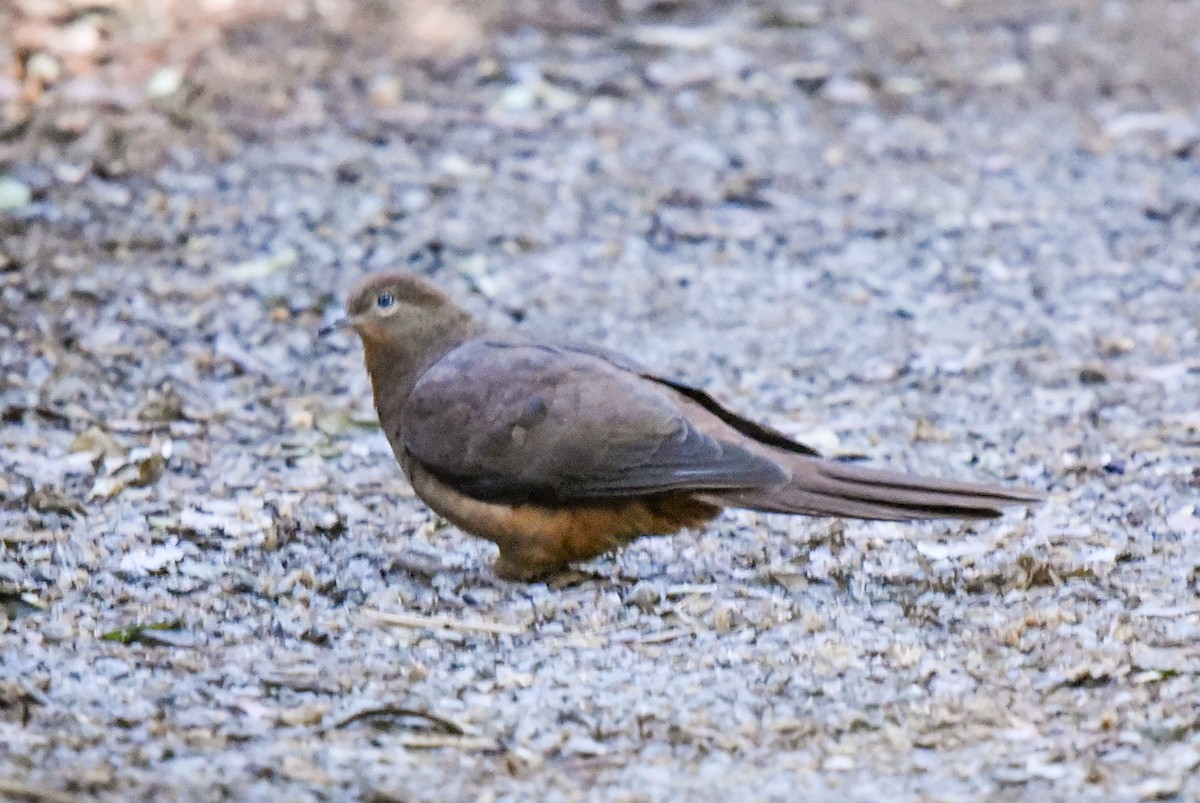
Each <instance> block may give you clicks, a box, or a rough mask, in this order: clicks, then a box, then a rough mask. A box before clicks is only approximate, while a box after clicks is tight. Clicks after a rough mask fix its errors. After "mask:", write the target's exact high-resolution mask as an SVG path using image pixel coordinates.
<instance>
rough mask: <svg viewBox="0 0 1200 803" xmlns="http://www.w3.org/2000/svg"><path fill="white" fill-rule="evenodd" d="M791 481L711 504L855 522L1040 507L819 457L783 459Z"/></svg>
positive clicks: (1014, 492)
mask: <svg viewBox="0 0 1200 803" xmlns="http://www.w3.org/2000/svg"><path fill="white" fill-rule="evenodd" d="M788 465H789V468H791V470H792V481H791V482H790V483H788V484H787V485H784V486H780V487H776V488H760V489H754V490H744V491H730V492H720V493H718V494H714V495H713V499H714V501H719V502H721V503H722V504H725V505H728V506H730V507H742V508H748V509H750V510H761V511H764V512H770V513H796V514H800V515H804V516H845V517H848V518H855V519H877V520H882V521H911V520H914V519H989V518H995V517H996V516H999V515H1000V511H1001V508H1003V507H1006V506H1009V505H1028V504H1032V503H1034V502H1039V501H1041V500H1042V499H1043V498H1044V495H1043V494H1041V493H1038V492H1037V491H1032V490H1029V489H1026V488H1003V487H1000V486H998V485H981V484H976V483H971V482H960V481H957V480H943V479H934V478H931V477H917V476H913V475H911V474H902V473H900V472H898V471H885V470H881V469H874V468H863V467H861V466H856V465H852V464H849V463H839V462H835V461H832V460H824V459H821V458H819V457H806V456H801V455H788Z"/></svg>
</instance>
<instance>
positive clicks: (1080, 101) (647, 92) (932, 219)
mask: <svg viewBox="0 0 1200 803" xmlns="http://www.w3.org/2000/svg"><path fill="white" fill-rule="evenodd" d="M1005 6H1006V9H1007V10H1006V11H1004V12H1003V13H1000V12H997V11H996V10H994V9H992V8H991V6H990V4H969V3H968V4H964V5H962V6H961V7H960V6H959V4H957V3H951V2H946V3H944V4H924V3H921V4H915V5H914V4H903V7H904V8H905V9H906V10H905V11H904V12H903V13H900V12H898V11H896V9H897V8H900V7H901V4H890V3H875V2H868V3H857V4H853V5H852V4H841V3H830V4H828V5H822V4H815V3H814V4H808V3H793V4H787V3H777V4H763V3H749V4H739V5H738V6H737V7H736V9H735V10H733V11H719V10H713V9H712V8H709V7H707V6H704V5H703V4H694V3H686V2H682V3H674V2H669V3H657V4H648V3H639V2H626V3H622V2H614V3H607V4H595V5H590V4H584V3H582V2H580V3H576V4H571V3H563V4H537V3H527V4H521V5H519V6H517V7H516V10H515V11H510V13H509V16H508V17H507V18H505V15H502V14H500V13H498V12H497V10H496V9H495V8H491V7H489V6H487V5H486V4H482V5H475V6H467V5H463V6H428V7H424V6H423V7H422V8H423V10H422V11H421V12H420V13H418V12H416V11H414V10H412V9H408V8H406V7H403V6H399V7H395V8H393V7H389V6H388V5H387V4H379V3H367V2H365V0H364V2H363V3H361V4H358V3H351V2H346V1H345V0H336V1H333V2H327V3H313V4H311V7H310V6H309V5H306V4H303V3H300V4H294V8H293V7H292V6H288V7H287V9H286V13H283V12H280V11H278V10H271V7H270V4H267V5H264V6H262V7H256V6H255V5H254V4H249V3H247V4H236V3H222V2H216V0H211V2H209V3H208V4H204V3H201V4H180V7H179V9H177V13H173V15H168V16H163V15H162V14H161V11H162V9H163V8H168V7H171V6H169V4H165V3H164V4H162V5H160V6H159V7H158V10H159V12H160V13H158V14H150V13H149V12H148V11H147V9H150V8H154V4H149V5H145V4H138V3H120V2H114V3H113V4H112V5H110V6H105V5H103V4H101V5H100V6H98V7H92V6H89V7H87V8H88V9H90V10H83V11H81V10H79V9H83V8H84V7H83V6H78V7H76V6H73V5H72V3H69V2H65V0H64V2H63V3H62V4H61V5H58V4H55V3H53V2H51V3H34V2H26V3H17V4H15V5H12V6H11V7H6V8H4V9H0V17H2V19H0V30H4V31H9V32H11V36H10V37H9V40H8V41H0V58H3V59H5V60H6V63H11V64H12V65H14V66H13V69H12V70H10V71H9V72H8V73H6V74H5V75H0V107H2V108H3V114H2V115H0V207H3V209H2V210H0V290H2V292H0V420H2V422H3V423H2V424H0V798H3V797H4V796H5V795H8V796H9V797H13V798H14V799H22V798H29V799H36V800H60V799H63V800H74V799H92V798H97V797H98V798H103V799H109V800H132V799H151V798H153V799H158V800H182V799H188V800H192V801H201V800H220V799H238V800H281V801H282V800H288V801H292V800H327V799H352V798H356V799H368V800H406V801H408V800H428V801H444V800H490V799H496V800H500V799H512V800H518V799H538V800H547V801H551V800H576V799H596V800H601V799H603V800H610V799H611V800H629V801H634V800H697V799H704V800H795V799H807V800H827V799H829V800H832V799H837V800H841V801H845V800H864V801H865V800H879V799H881V798H884V797H886V798H887V799H889V800H895V801H902V800H927V799H955V800H957V799H1001V800H1007V799H1036V800H1048V799H1059V800H1087V799H1095V800H1114V799H1115V800H1134V799H1138V798H1172V796H1177V797H1178V799H1194V798H1197V797H1200V782H1198V781H1197V780H1196V778H1197V777H1200V775H1198V771H1197V768H1198V767H1200V640H1198V637H1200V597H1198V593H1200V587H1198V580H1197V578H1198V576H1200V558H1197V555H1200V549H1198V546H1200V543H1198V542H1200V512H1198V510H1197V499H1198V498H1200V474H1198V471H1200V469H1198V468H1197V466H1198V465H1200V402H1198V401H1197V400H1198V399H1200V267H1198V265H1197V262H1198V258H1197V254H1198V253H1200V169H1198V161H1197V160H1198V159H1200V112H1198V111H1197V109H1198V106H1197V102H1198V101H1200V97H1198V94H1197V84H1196V82H1195V80H1194V76H1195V74H1196V67H1197V63H1196V62H1197V60H1198V57H1197V55H1196V54H1197V53H1198V52H1200V9H1198V7H1197V6H1196V5H1195V4H1189V3H1178V2H1165V1H1164V2H1152V1H1150V0H1147V2H1139V3H1122V2H1110V3H1105V4H1103V5H1100V6H1095V5H1094V4H1092V3H1083V2H1079V3H1072V4H1056V5H1055V6H1054V7H1051V8H1046V7H1044V4H1041V3H1038V4H1035V3H1027V4H1005ZM97 8H99V9H101V10H96V9H97ZM172 8H173V7H172ZM414 8H416V7H415V6H414ZM103 9H109V10H103ZM314 9H317V10H314ZM322 10H323V11H322ZM618 12H619V13H618ZM288 14H291V17H289V16H288ZM431 14H432V15H434V16H430V15H431ZM437 15H441V16H437ZM514 15H519V16H514ZM614 16H619V17H620V19H619V20H614ZM522 20H524V22H522ZM89 31H90V33H89ZM448 48H452V49H454V50H455V51H456V53H457V55H455V56H454V57H453V58H450V57H446V56H445V55H444V53H445V52H446V50H447V49H448ZM430 54H443V55H440V56H437V57H431V56H430ZM398 265H410V266H412V268H413V269H414V270H425V271H428V272H430V273H431V275H433V276H434V277H435V278H436V279H437V280H438V281H439V282H441V283H442V284H443V285H444V286H445V287H447V289H449V290H451V291H453V292H454V293H456V294H458V295H459V296H461V297H462V298H463V300H464V301H465V302H467V303H468V304H469V305H471V306H472V308H473V309H475V310H477V311H479V312H480V313H481V314H483V315H486V316H489V317H490V318H491V319H492V320H494V321H495V322H497V323H509V324H513V322H514V321H520V323H519V325H522V326H531V327H536V328H541V329H549V330H567V331H570V332H571V333H572V334H573V335H574V336H576V337H581V338H587V339H590V340H594V341H597V342H600V343H602V344H604V345H607V346H611V347H615V348H619V349H621V350H623V351H627V352H630V353H633V354H636V355H637V356H638V357H639V358H641V359H643V360H644V361H646V362H648V363H650V364H652V365H655V366H658V367H661V368H663V369H664V370H666V371H667V372H668V373H673V374H677V375H679V376H683V377H687V378H688V379H689V380H691V381H694V382H697V383H701V384H703V385H705V386H706V387H707V388H709V389H710V390H712V391H713V392H714V393H715V394H716V395H718V396H719V397H720V398H721V399H723V400H724V401H726V402H727V403H729V404H730V405H732V406H733V407H735V408H736V409H739V410H742V411H745V412H748V413H754V414H755V415H757V416H759V417H762V418H764V419H766V420H769V421H770V422H771V423H773V424H774V425H776V426H778V427H779V428H781V429H783V430H785V431H788V432H790V433H793V434H796V435H798V436H801V437H803V438H805V439H807V440H809V441H810V442H812V443H813V444H814V445H817V446H819V447H821V448H822V449H824V450H826V451H829V452H832V453H857V454H865V455H867V456H869V457H870V459H871V460H872V461H873V462H875V463H877V464H881V465H885V464H886V465H891V466H897V467H909V468H913V469H920V470H923V471H926V472H932V473H938V474H945V475H953V476H962V477H965V478H979V479H1009V480H1012V481H1016V482H1024V483H1028V484H1032V485H1035V486H1038V487H1043V488H1047V489H1048V490H1050V491H1051V493H1052V497H1051V500H1050V501H1049V502H1048V503H1047V504H1045V505H1043V506H1042V507H1040V508H1038V509H1037V510H1035V511H1034V512H1032V513H1031V514H1029V515H1023V514H1019V513H1018V514H1013V515H1011V516H1009V517H1006V518H1005V519H1002V520H1000V521H998V522H994V523H985V524H979V525H969V526H968V525H961V524H956V523H950V524H937V525H919V526H909V525H892V524H864V523H858V522H849V523H846V524H845V525H844V526H843V525H842V524H839V523H836V522H828V521H809V520H788V519H784V518H777V517H763V516H754V515H750V514H731V515H728V516H726V517H724V518H723V519H721V520H720V522H719V523H718V524H717V525H715V526H714V527H712V528H711V529H710V530H708V531H706V532H703V533H695V534H690V535H686V536H681V537H679V538H676V539H672V540H667V539H660V540H647V541H644V542H641V543H639V544H637V545H635V546H634V547H633V548H630V549H628V550H627V551H625V552H623V553H622V554H620V555H619V556H617V557H615V558H611V559H606V560H602V561H598V562H596V563H594V564H590V565H589V566H588V567H586V568H587V569H588V571H589V573H592V574H594V575H595V578H593V579H585V580H583V581H582V582H578V583H576V584H573V585H567V586H566V587H560V588H547V587H546V586H545V585H533V586H529V587H519V586H512V585H505V584H500V583H496V582H494V581H492V580H491V579H490V578H491V575H490V573H489V572H488V569H487V564H488V562H489V561H490V560H491V558H492V548H491V547H490V546H489V545H486V544H483V543H480V542H476V541H474V540H470V539H468V538H467V537H466V536H464V535H462V534H461V533H460V532H458V531H457V530H455V529H454V528H452V527H449V526H445V525H444V524H443V523H441V522H439V521H437V520H435V519H433V518H432V517H431V515H430V514H429V513H428V511H427V510H426V509H425V508H424V507H423V506H421V505H420V504H419V503H418V502H417V501H416V500H415V499H414V498H413V497H412V496H411V492H410V490H409V489H408V487H407V485H406V484H405V483H404V481H403V479H402V478H401V477H400V475H399V472H398V469H397V468H396V466H395V464H394V462H393V460H392V458H391V456H390V453H389V452H388V449H387V446H386V443H385V441H384V439H383V437H382V435H380V433H379V432H378V431H377V430H376V429H374V428H373V415H372V411H371V409H370V406H369V398H368V393H367V387H366V378H365V375H364V372H363V370H362V367H361V361H360V357H359V354H358V352H357V347H356V344H355V343H354V342H353V341H352V340H351V339H350V338H348V337H342V336H339V337H336V338H334V339H332V340H330V341H328V342H322V341H319V340H318V339H317V338H316V337H315V330H316V328H317V327H318V326H319V324H320V322H321V320H322V319H323V317H324V316H326V315H327V314H329V313H330V312H332V311H333V310H334V309H335V308H336V306H337V299H338V298H340V297H341V296H342V294H344V292H345V291H346V289H347V288H348V286H349V285H350V284H351V283H352V282H353V281H354V279H355V278H356V277H358V276H359V275H361V274H362V273H363V272H364V271H367V270H373V269H379V268H383V267H394V266H398ZM514 325H517V324H514Z"/></svg>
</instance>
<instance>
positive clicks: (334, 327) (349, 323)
mask: <svg viewBox="0 0 1200 803" xmlns="http://www.w3.org/2000/svg"><path fill="white" fill-rule="evenodd" d="M353 327H354V319H353V318H351V317H350V316H349V315H341V316H338V317H337V318H334V319H333V320H332V321H330V322H329V323H327V324H325V325H324V326H322V327H321V328H320V329H318V330H317V335H318V336H319V337H328V336H329V335H331V334H333V333H334V332H340V331H341V330H343V329H352V328H353Z"/></svg>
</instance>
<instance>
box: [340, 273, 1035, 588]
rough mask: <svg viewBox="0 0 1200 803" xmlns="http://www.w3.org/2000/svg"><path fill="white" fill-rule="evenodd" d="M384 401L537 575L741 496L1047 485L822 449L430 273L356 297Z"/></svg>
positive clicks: (779, 509) (474, 512) (468, 512)
mask: <svg viewBox="0 0 1200 803" xmlns="http://www.w3.org/2000/svg"><path fill="white" fill-rule="evenodd" d="M347 313H348V314H347V317H346V318H345V319H344V320H345V323H346V324H348V325H349V326H352V327H353V328H354V330H355V331H356V332H358V334H359V336H360V337H361V338H362V343H363V352H364V356H365V359H366V365H367V371H368V373H369V374H370V376H371V386H372V389H373V392H374V399H375V409H376V411H377V412H378V413H379V421H380V424H381V425H382V427H383V430H384V433H385V434H386V435H387V438H388V441H389V443H391V446H392V450H393V451H394V452H395V454H396V458H397V460H399V462H400V465H401V467H402V468H403V469H404V473H405V474H406V475H407V476H408V478H409V480H410V481H411V482H412V485H413V489H414V490H415V491H416V493H417V495H418V496H419V497H420V498H421V499H423V500H424V501H425V502H426V503H427V504H428V505H429V506H430V507H431V508H433V509H434V510H435V511H437V512H438V513H440V514H441V515H442V516H444V517H445V518H447V519H449V520H450V521H451V522H453V523H454V524H455V525H457V526H458V527H460V528H461V529H463V530H466V531H467V532H469V533H473V534H475V535H478V536H481V537H483V538H486V539H488V540H490V541H492V542H494V543H495V544H496V545H497V546H498V547H499V548H500V559H499V560H498V561H497V562H496V572H497V573H498V574H499V575H500V576H502V577H506V578H510V579H520V580H530V579H534V578H537V577H540V576H543V575H546V574H550V573H552V572H555V571H559V570H561V569H564V568H566V567H567V566H568V565H569V564H570V563H572V562H574V561H581V560H587V559H589V558H593V557H595V556H597V555H600V554H603V553H605V552H609V551H611V550H613V549H616V548H618V547H620V546H622V545H624V544H626V543H628V542H630V541H632V540H633V539H635V538H638V537H639V536H642V535H658V534H667V533H672V532H675V531H677V530H680V529H684V528H688V527H697V526H699V525H701V524H704V523H705V522H707V521H709V520H711V519H712V518H713V517H715V516H716V515H717V514H719V513H720V512H721V510H722V508H725V507H741V508H749V509H752V510H762V511H768V512H775V513H795V514H802V515H808V516H846V517H852V518H860V519H887V520H894V521H904V520H913V519H932V518H965V519H970V518H991V517H994V516H998V515H1000V508H1002V507H1004V506H1006V505H1014V504H1029V503H1032V502H1036V501H1038V500H1039V499H1041V498H1042V496H1041V494H1039V493H1036V492H1034V491H1029V490H1025V489H1019V488H1004V487H1000V486H995V485H981V484H976V483H970V482H960V481H955V480H942V479H930V478H926V477H915V476H912V475H908V474H900V473H896V472H891V471H881V470H878V469H870V468H863V467H861V466H856V465H849V464H847V463H840V462H836V461H831V460H826V459H824V458H822V457H821V456H820V455H819V454H818V453H817V452H816V451H815V450H813V449H810V448H809V447H807V446H804V445H803V444H800V443H796V442H794V441H792V440H790V439H788V438H787V437H786V436H784V435H783V434H781V433H779V432H777V431H775V430H772V429H770V428H768V427H764V426H762V425H761V424H756V423H754V422H752V421H749V420H747V419H744V418H742V417H740V416H738V415H736V414H735V413H732V412H730V411H729V410H726V409H725V408H724V407H722V406H721V405H720V404H718V403H717V402H716V401H715V400H714V399H713V398H712V397H710V396H709V395H708V394H706V393H704V392H703V391H700V390H696V389H695V388H690V387H687V386H684V385H680V384H678V383H676V382H672V381H670V380H667V379H664V378H662V377H658V376H655V375H654V374H652V373H649V372H647V371H645V370H643V369H642V368H640V367H639V366H637V365H636V364H635V363H633V362H632V361H630V360H629V359H627V358H625V357H622V356H621V355H618V354H614V353H611V352H608V351H605V350H603V349H596V348H590V347H587V346H580V345H575V344H569V343H558V342H548V341H539V340H531V339H528V338H524V337H520V336H517V335H513V334H508V333H501V332H494V331H490V330H488V329H487V328H486V327H485V326H484V325H483V324H482V323H480V322H479V321H478V320H477V319H475V318H474V317H472V316H471V315H470V313H468V312H466V311H465V310H463V309H462V308H461V307H459V306H458V305H456V304H455V303H454V302H453V301H452V300H451V299H450V298H449V297H448V296H447V295H445V294H444V293H443V292H442V291H440V290H439V289H437V288H436V287H434V286H433V285H432V284H431V283H429V282H428V281H426V280H424V279H421V278H419V277H416V276H411V275H408V274H404V273H383V274H378V275H374V276H369V277H367V278H366V279H364V280H363V281H362V282H360V283H359V284H358V286H357V287H356V288H355V289H354V291H353V292H352V293H351V295H350V300H349V302H348V303H347Z"/></svg>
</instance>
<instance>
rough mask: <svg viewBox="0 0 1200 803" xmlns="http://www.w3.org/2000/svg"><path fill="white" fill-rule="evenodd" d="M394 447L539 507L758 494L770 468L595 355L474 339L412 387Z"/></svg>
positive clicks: (473, 485) (659, 391)
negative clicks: (683, 493) (399, 442)
mask: <svg viewBox="0 0 1200 803" xmlns="http://www.w3.org/2000/svg"><path fill="white" fill-rule="evenodd" d="M402 431H403V436H402V437H403V445H404V448H405V449H406V450H407V451H408V452H409V454H411V455H412V457H413V458H415V459H416V460H417V461H418V462H419V463H420V464H421V465H422V466H424V467H425V468H426V469H428V470H429V471H431V472H433V473H434V474H435V475H437V476H438V477H439V478H441V479H442V480H443V481H445V482H448V483H450V484H452V485H453V486H454V487H456V488H458V489H459V490H461V491H462V492H464V493H466V494H468V495H470V496H473V497H476V498H479V499H485V500H489V501H508V502H522V501H535V502H542V503H545V504H555V503H563V502H568V501H571V500H589V499H590V500H594V499H603V498H619V497H629V496H640V495H644V494H653V493H661V492H666V491H680V490H717V489H751V488H767V487H771V486H774V485H779V484H782V483H784V482H786V481H787V474H786V473H785V472H784V471H783V469H781V468H780V467H779V465H777V464H776V463H775V462H773V461H771V460H769V459H767V458H765V457H762V456H759V455H756V454H753V453H752V452H750V451H748V450H747V449H744V448H742V447H741V446H739V445H737V444H736V443H734V442H732V441H727V440H723V439H720V438H716V437H712V436H711V435H707V434H705V433H703V432H701V431H700V430H699V429H698V428H697V427H696V426H695V425H694V424H692V423H691V422H690V421H688V419H687V418H686V417H685V416H684V413H683V410H682V409H681V407H680V405H678V404H677V403H675V401H674V400H673V399H672V395H671V393H670V392H669V391H666V390H664V389H663V388H662V387H661V386H659V385H658V384H656V383H653V382H651V381H648V380H647V379H646V378H644V377H642V376H639V375H638V374H637V373H634V372H631V371H628V370H625V369H623V368H622V367H620V366H618V365H616V364H614V363H613V362H611V361H610V360H609V359H606V358H605V357H604V356H601V355H597V354H591V353H587V352H584V351H581V350H577V349H573V348H564V347H558V346H553V345H546V344H539V343H528V342H514V341H505V340H502V339H479V340H474V341H469V342H467V343H465V344H463V345H462V346H459V347H458V348H456V349H455V350H453V351H451V352H450V353H449V354H447V355H446V356H445V357H443V358H442V359H441V360H439V361H438V362H437V363H435V364H434V365H433V366H432V367H431V368H430V369H429V370H428V371H426V372H425V373H424V374H423V375H422V376H421V378H420V379H419V380H418V381H417V383H416V386H415V387H414V388H413V392H412V394H411V395H410V397H409V399H408V402H407V404H406V406H405V409H404V417H403V424H402Z"/></svg>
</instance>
